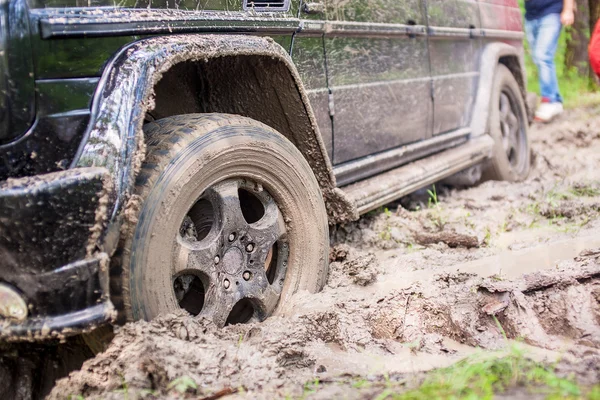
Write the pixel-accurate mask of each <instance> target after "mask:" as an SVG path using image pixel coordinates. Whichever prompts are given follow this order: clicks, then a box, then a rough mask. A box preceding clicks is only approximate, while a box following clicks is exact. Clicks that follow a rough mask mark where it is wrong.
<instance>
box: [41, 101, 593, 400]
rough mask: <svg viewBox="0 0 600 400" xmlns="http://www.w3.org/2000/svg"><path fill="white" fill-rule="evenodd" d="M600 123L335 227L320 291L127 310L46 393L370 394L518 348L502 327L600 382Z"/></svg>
mask: <svg viewBox="0 0 600 400" xmlns="http://www.w3.org/2000/svg"><path fill="white" fill-rule="evenodd" d="M598 127H600V108H594V109H587V110H577V111H571V112H569V113H566V114H565V115H564V116H563V117H561V118H560V119H559V120H558V121H556V122H555V123H553V124H552V125H548V126H535V127H533V129H532V131H531V138H532V148H533V154H534V157H533V159H534V166H533V172H532V174H531V176H530V178H529V179H528V180H527V181H526V182H523V183H506V182H487V183H484V184H482V185H480V186H478V187H475V188H470V189H466V190H459V189H448V188H446V187H443V186H441V185H438V186H437V188H436V192H437V201H436V199H435V197H434V196H432V195H431V194H429V193H427V192H426V191H422V192H420V193H416V194H415V195H413V196H410V197H409V198H405V199H402V201H401V202H399V203H396V204H391V205H389V206H388V207H387V208H386V209H385V210H379V211H378V212H375V213H371V214H369V215H366V216H364V217H363V218H362V219H361V220H360V221H358V222H356V223H353V224H350V225H347V226H342V227H336V228H335V229H333V230H332V232H331V238H332V250H331V261H332V262H331V269H330V275H329V280H328V283H327V286H326V288H325V289H324V290H323V292H321V293H319V294H316V295H310V294H308V293H300V294H298V295H297V296H296V297H295V298H294V300H293V303H292V304H290V305H289V306H288V307H286V309H284V310H281V311H280V313H279V315H277V316H274V317H272V318H269V319H268V320H267V321H266V322H264V323H262V324H251V325H236V326H229V327H226V328H225V329H222V330H218V329H216V328H214V327H213V326H211V325H209V324H208V323H205V322H203V321H198V320H195V319H194V318H191V317H189V316H186V315H183V314H182V315H165V316H163V317H160V318H158V319H156V320H154V321H152V322H137V323H134V324H128V325H126V326H124V327H122V328H120V329H118V333H117V335H116V337H115V339H114V340H113V342H112V344H111V345H110V346H109V347H108V349H107V350H106V351H104V352H103V353H101V354H99V355H97V356H96V357H95V358H92V359H89V360H88V361H86V362H85V363H84V364H83V367H82V368H81V369H80V370H77V371H75V372H72V373H71V374H70V375H69V376H68V377H66V378H64V379H62V380H60V381H59V382H58V383H57V384H56V386H55V387H54V389H53V390H52V392H51V393H50V395H49V398H50V399H64V398H67V397H68V396H69V395H78V394H80V395H82V396H85V398H86V399H87V398H103V399H104V398H119V399H120V398H123V396H124V394H125V393H126V395H127V396H128V398H130V399H133V398H136V397H138V396H140V397H141V396H150V397H151V398H153V397H158V398H174V397H186V396H189V397H195V398H198V397H199V398H203V397H205V398H221V396H225V397H226V398H228V399H237V398H242V399H250V398H252V399H255V398H258V399H260V398H264V399H271V398H285V397H286V396H288V397H291V398H299V397H302V398H323V399H325V398H373V397H374V396H376V395H378V394H379V393H381V391H382V390H383V386H382V385H378V384H377V383H378V382H380V383H381V382H383V376H386V377H388V378H386V379H389V377H396V378H394V379H399V378H398V377H402V379H414V380H418V377H419V376H420V375H419V374H420V373H421V372H423V371H428V370H431V369H434V368H439V367H444V366H448V365H450V364H452V363H454V362H456V361H458V360H460V359H462V358H464V357H465V356H467V355H469V354H472V353H473V352H475V351H477V350H476V349H477V348H480V349H484V350H485V351H496V350H499V349H502V348H505V347H506V346H507V343H508V342H509V341H507V340H506V339H505V337H504V334H503V332H502V330H501V329H500V327H499V325H500V326H501V327H502V328H503V330H504V332H505V333H506V335H507V337H508V338H509V339H519V340H522V341H524V342H525V343H526V344H527V345H528V346H529V347H528V348H529V352H530V354H532V356H533V357H536V358H538V359H540V360H547V361H549V362H550V361H556V360H560V361H559V363H558V366H559V368H558V369H559V372H560V373H563V374H569V373H575V374H576V376H577V378H578V380H579V381H580V382H582V383H583V384H591V383H595V382H599V381H600V219H599V218H598V216H599V214H600V168H599V167H600V128H598ZM494 316H495V317H496V318H497V320H498V322H499V324H498V323H496V320H495V319H494ZM316 380H318V381H319V382H320V384H319V385H318V387H315V385H312V386H311V385H310V383H311V382H315V381H316ZM360 380H368V381H371V382H373V383H374V384H372V385H368V386H366V387H358V386H360V385H356V384H355V383H356V382H358V381H360ZM173 381H175V383H180V384H182V385H184V386H188V387H190V389H189V391H188V392H187V393H186V394H178V392H177V387H176V385H174V384H173V383H172V382H173ZM192 381H193V383H195V384H197V388H193V386H195V385H194V384H191V383H189V382H192ZM186 382H187V385H186ZM307 383H308V385H309V386H310V390H307V389H306V388H307V387H308V386H307ZM211 396H212V397H211Z"/></svg>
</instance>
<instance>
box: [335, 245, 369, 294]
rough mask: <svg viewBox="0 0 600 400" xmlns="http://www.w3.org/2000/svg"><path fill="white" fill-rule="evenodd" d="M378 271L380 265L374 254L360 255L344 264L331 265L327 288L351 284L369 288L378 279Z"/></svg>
mask: <svg viewBox="0 0 600 400" xmlns="http://www.w3.org/2000/svg"><path fill="white" fill-rule="evenodd" d="M338 254H339V253H338ZM346 256H347V254H346ZM378 269H379V264H378V262H377V259H376V257H375V255H374V254H372V253H369V254H362V255H358V256H356V257H354V258H349V259H346V261H343V262H337V261H336V262H332V263H331V264H330V265H329V278H328V281H327V286H328V287H330V288H336V287H343V286H349V285H351V284H355V285H359V286H367V285H370V284H371V283H373V282H375V280H376V279H377V274H378Z"/></svg>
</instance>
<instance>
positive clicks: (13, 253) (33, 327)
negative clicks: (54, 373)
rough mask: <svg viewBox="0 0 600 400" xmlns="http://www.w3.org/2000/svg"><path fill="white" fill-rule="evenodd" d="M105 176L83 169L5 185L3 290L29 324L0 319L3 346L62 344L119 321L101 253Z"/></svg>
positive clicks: (0, 244)
mask: <svg viewBox="0 0 600 400" xmlns="http://www.w3.org/2000/svg"><path fill="white" fill-rule="evenodd" d="M107 176H108V175H107V171H106V170H105V169H103V168H81V169H73V170H69V171H63V172H56V173H51V174H46V175H40V176H35V177H29V178H21V179H9V180H8V181H6V182H3V183H2V184H0V283H2V284H3V285H5V286H7V287H9V288H11V289H12V290H13V291H14V292H16V293H18V294H19V295H20V296H21V298H22V299H23V300H24V301H25V304H26V306H27V316H26V317H25V318H24V319H20V320H17V319H14V318H3V317H0V339H2V340H41V339H47V338H60V337H64V336H67V335H70V334H76V333H80V332H83V331H87V330H91V329H93V328H94V327H96V326H98V325H100V324H103V323H105V322H108V321H110V320H111V319H112V318H113V314H114V311H113V306H112V304H111V302H110V300H109V296H108V294H109V291H108V284H109V282H108V256H107V255H106V254H105V253H103V252H101V251H98V249H96V247H95V243H96V241H97V239H98V236H99V234H100V232H101V231H102V230H103V221H104V219H105V218H104V216H103V215H102V212H103V208H104V207H103V203H104V202H105V199H104V198H103V196H104V182H105V181H106V179H107V178H106V177H107ZM0 301H2V300H0Z"/></svg>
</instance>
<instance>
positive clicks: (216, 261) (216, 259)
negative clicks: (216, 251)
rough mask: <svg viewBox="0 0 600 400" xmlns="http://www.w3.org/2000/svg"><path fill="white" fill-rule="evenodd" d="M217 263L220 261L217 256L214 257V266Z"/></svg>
mask: <svg viewBox="0 0 600 400" xmlns="http://www.w3.org/2000/svg"><path fill="white" fill-rule="evenodd" d="M219 261H221V258H220V257H219V256H215V264H218V263H219Z"/></svg>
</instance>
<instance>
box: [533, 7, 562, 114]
mask: <svg viewBox="0 0 600 400" xmlns="http://www.w3.org/2000/svg"><path fill="white" fill-rule="evenodd" d="M561 29H562V24H561V22H560V14H549V15H546V16H545V17H542V18H540V20H539V25H538V29H537V35H536V39H535V48H534V49H533V55H534V56H533V57H534V59H535V60H536V64H537V66H538V73H539V77H540V91H541V95H542V98H544V99H547V101H548V102H549V103H562V97H561V95H560V91H559V88H558V79H557V77H556V66H555V65H554V56H555V54H556V48H557V46H558V37H559V36H560V31H561Z"/></svg>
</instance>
